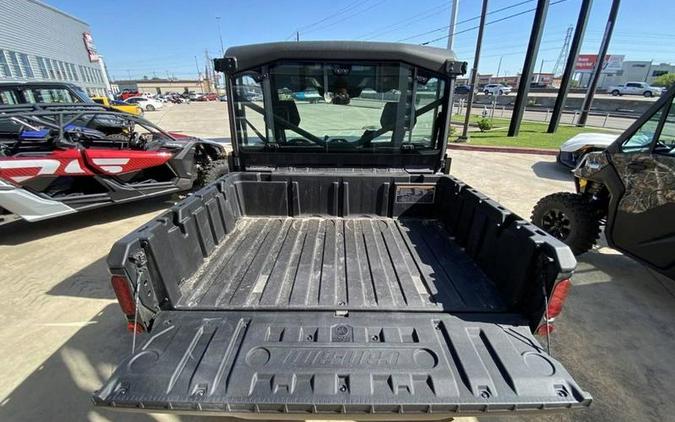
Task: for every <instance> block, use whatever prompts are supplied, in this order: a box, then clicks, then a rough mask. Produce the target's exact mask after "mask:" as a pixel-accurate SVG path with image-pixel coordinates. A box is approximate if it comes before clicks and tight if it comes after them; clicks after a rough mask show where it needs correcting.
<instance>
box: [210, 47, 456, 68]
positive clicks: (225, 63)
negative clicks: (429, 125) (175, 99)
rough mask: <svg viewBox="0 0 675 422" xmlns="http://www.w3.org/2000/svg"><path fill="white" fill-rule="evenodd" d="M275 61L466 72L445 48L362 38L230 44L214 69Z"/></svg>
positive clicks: (243, 66)
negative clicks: (389, 64) (385, 63)
mask: <svg viewBox="0 0 675 422" xmlns="http://www.w3.org/2000/svg"><path fill="white" fill-rule="evenodd" d="M278 60H318V61H331V60H346V61H366V60H367V61H398V62H405V63H408V64H411V65H414V66H418V67H421V68H424V69H428V70H431V71H433V72H437V73H440V74H445V75H460V74H464V73H466V62H460V61H458V60H457V57H456V56H455V54H454V53H453V52H452V51H450V50H447V49H443V48H437V47H427V46H421V45H414V44H400V43H387V42H363V41H300V42H274V43H265V44H250V45H243V46H237V47H230V48H228V49H227V51H226V52H225V57H224V59H222V60H221V59H218V60H216V70H219V71H223V72H227V73H229V74H233V73H238V72H242V71H245V70H249V69H253V68H256V67H259V66H261V65H264V64H267V63H272V62H275V61H278Z"/></svg>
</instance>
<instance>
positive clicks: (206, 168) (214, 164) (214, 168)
mask: <svg viewBox="0 0 675 422" xmlns="http://www.w3.org/2000/svg"><path fill="white" fill-rule="evenodd" d="M229 171H230V167H229V165H228V164H227V159H222V160H213V161H210V162H208V163H206V164H204V165H202V166H201V168H200V169H199V170H198V171H197V180H195V183H194V184H193V185H192V188H193V190H197V189H201V188H203V187H204V186H206V185H208V184H210V183H213V182H215V181H216V180H218V179H220V178H221V177H222V176H224V175H225V174H227V173H228V172H229Z"/></svg>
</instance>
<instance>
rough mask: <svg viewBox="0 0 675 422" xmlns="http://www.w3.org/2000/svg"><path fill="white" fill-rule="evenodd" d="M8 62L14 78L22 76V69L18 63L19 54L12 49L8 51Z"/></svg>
mask: <svg viewBox="0 0 675 422" xmlns="http://www.w3.org/2000/svg"><path fill="white" fill-rule="evenodd" d="M9 62H10V64H11V65H12V73H13V75H14V77H15V78H23V71H22V70H21V65H19V56H18V55H17V54H16V52H14V51H10V52H9Z"/></svg>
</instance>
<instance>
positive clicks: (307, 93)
mask: <svg viewBox="0 0 675 422" xmlns="http://www.w3.org/2000/svg"><path fill="white" fill-rule="evenodd" d="M417 72H418V71H417V70H416V69H414V68H413V67H411V66H409V65H407V64H403V63H353V64H336V63H324V62H301V63H297V62H284V63H279V64H275V65H272V66H270V67H269V75H270V78H269V81H270V91H271V98H270V99H269V100H270V101H271V104H264V107H263V88H262V86H261V83H260V82H256V80H255V79H256V76H255V75H253V76H250V75H246V76H243V77H241V78H239V79H238V81H237V82H236V87H235V94H236V105H237V107H236V109H237V111H238V112H237V117H236V121H237V124H238V126H237V131H238V132H239V134H240V139H241V142H242V146H244V147H246V146H249V147H256V148H262V147H264V144H274V145H275V147H279V148H283V149H299V150H311V151H314V150H316V151H327V150H331V151H335V150H337V151H341V152H342V151H344V152H349V151H358V152H369V151H379V152H398V151H401V150H402V149H406V150H409V151H417V150H425V149H433V148H435V147H436V146H437V142H436V141H437V140H438V136H437V131H436V126H437V125H436V123H437V118H438V115H439V113H440V109H441V106H442V104H443V101H442V97H443V94H444V92H445V83H444V81H443V80H441V79H439V78H437V77H435V76H434V75H432V74H428V73H426V72H424V71H421V70H420V71H419V74H418V73H417ZM265 101H268V98H265ZM265 114H267V116H266V117H267V118H266V119H265ZM254 120H256V121H257V122H254Z"/></svg>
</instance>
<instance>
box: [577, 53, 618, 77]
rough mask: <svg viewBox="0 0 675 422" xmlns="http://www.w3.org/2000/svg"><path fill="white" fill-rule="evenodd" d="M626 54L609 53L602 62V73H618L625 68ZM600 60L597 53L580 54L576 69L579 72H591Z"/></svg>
mask: <svg viewBox="0 0 675 422" xmlns="http://www.w3.org/2000/svg"><path fill="white" fill-rule="evenodd" d="M624 57H625V56H623V55H616V54H608V55H606V56H605V60H604V61H603V63H602V73H617V72H619V71H621V69H623V59H624ZM597 61H598V55H597V54H579V56H578V57H577V63H576V66H575V67H574V70H575V71H577V72H591V71H593V68H594V67H595V64H596V63H597Z"/></svg>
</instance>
